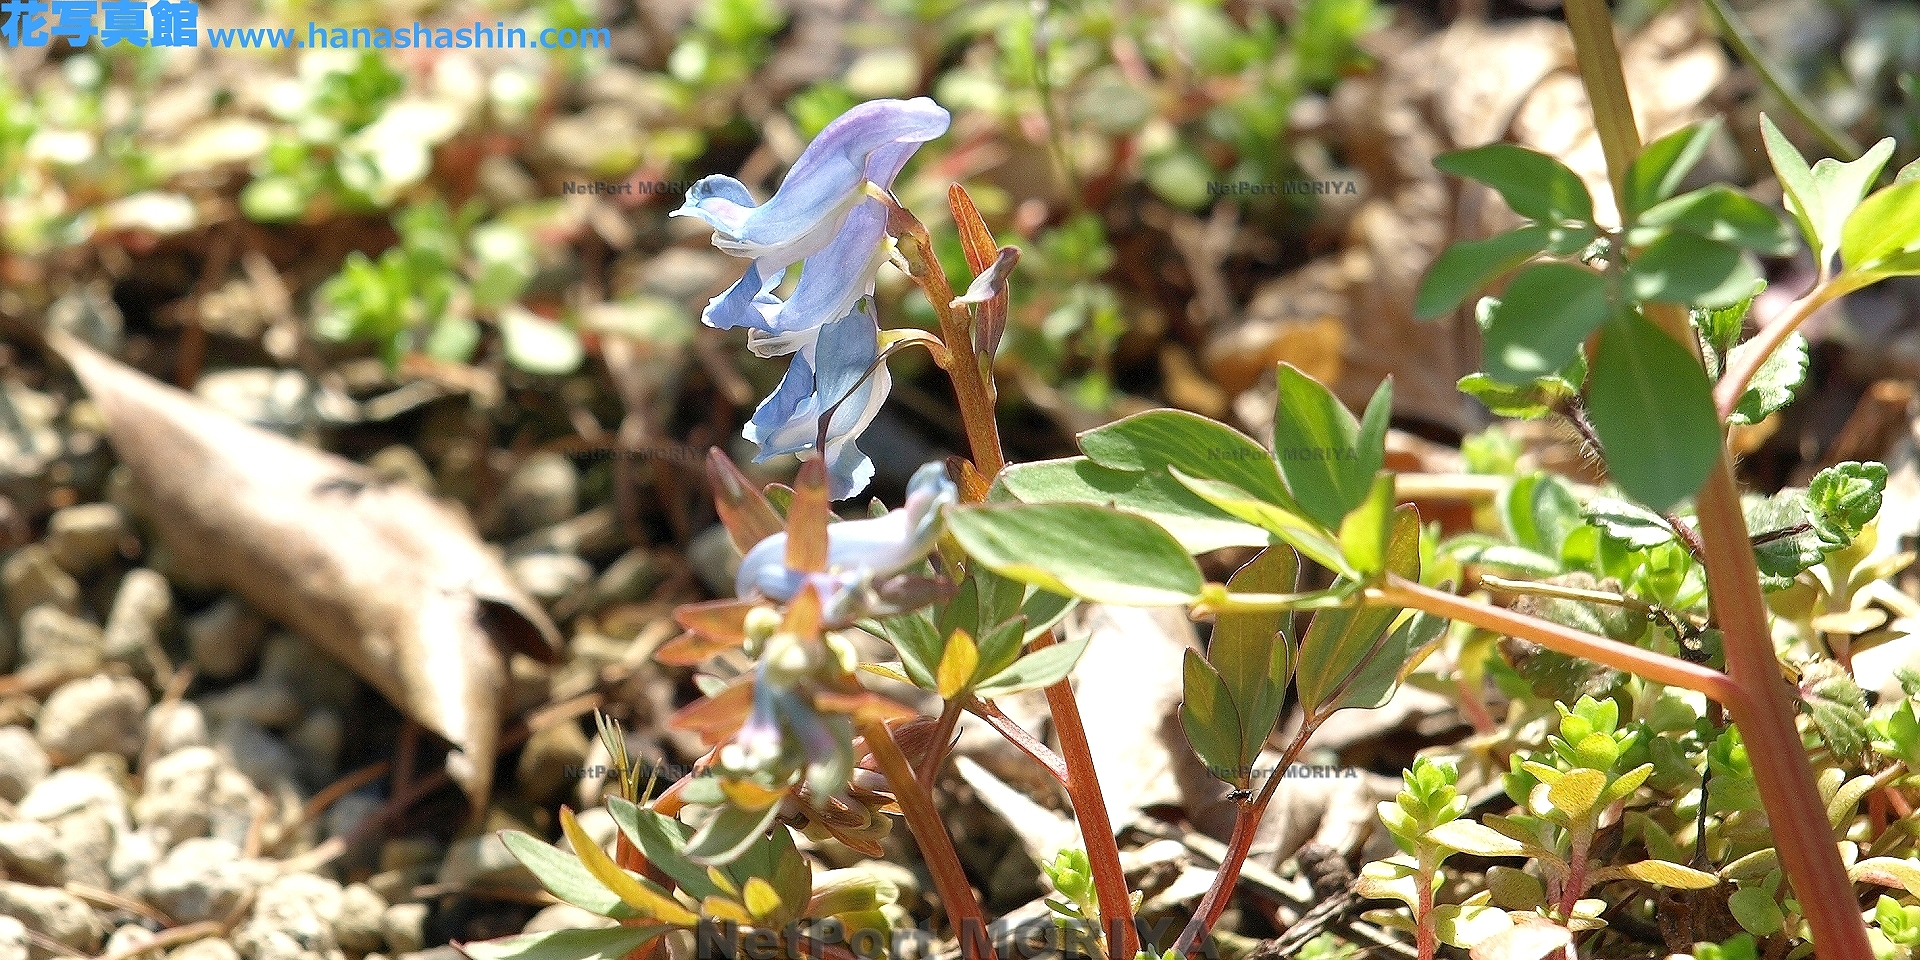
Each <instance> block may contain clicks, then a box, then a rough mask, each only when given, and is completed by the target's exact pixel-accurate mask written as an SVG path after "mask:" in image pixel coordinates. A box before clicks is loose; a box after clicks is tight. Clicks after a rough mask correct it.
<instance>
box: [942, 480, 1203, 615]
mask: <svg viewBox="0 0 1920 960" xmlns="http://www.w3.org/2000/svg"><path fill="white" fill-rule="evenodd" d="M947 529H948V530H949V531H951V532H952V533H953V535H954V537H955V539H957V540H959V541H960V546H961V548H962V549H964V550H966V551H967V555H968V556H971V557H973V558H974V559H975V560H978V561H979V562H981V563H983V564H985V565H986V566H987V568H988V569H990V570H992V571H993V572H995V573H998V574H1000V575H1001V576H1003V577H1011V578H1013V579H1015V580H1019V581H1022V582H1024V583H1030V584H1032V585H1034V586H1036V587H1040V588H1041V589H1044V590H1052V591H1053V592H1055V593H1061V594H1066V595H1068V596H1073V597H1078V598H1080V599H1083V600H1093V601H1095V602H1099V603H1118V604H1125V605H1129V606H1141V607H1153V606H1175V605H1178V604H1185V603H1191V602H1193V601H1194V600H1196V599H1198V598H1199V596H1200V588H1201V586H1202V585H1203V584H1204V583H1205V580H1204V578H1202V577H1201V575H1200V568H1199V567H1197V566H1195V565H1194V563H1193V558H1192V557H1190V556H1188V555H1187V551H1186V549H1185V548H1184V547H1182V546H1181V545H1180V542H1179V541H1177V540H1175V539H1174V538H1173V536H1172V535H1171V534H1169V533H1167V531H1165V530H1163V529H1161V528H1160V527H1159V526H1157V525H1155V524H1154V523H1152V522H1151V521H1148V520H1145V519H1142V518H1140V517H1137V516H1134V515H1132V514H1128V513H1122V512H1120V511H1118V510H1111V509H1107V508H1105V507H1095V506H1090V505H1086V504H1077V503H1031V504H1026V503H1023V504H979V505H973V506H964V507H951V508H948V510H947Z"/></svg>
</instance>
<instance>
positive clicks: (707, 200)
mask: <svg viewBox="0 0 1920 960" xmlns="http://www.w3.org/2000/svg"><path fill="white" fill-rule="evenodd" d="M754 207H755V204H754V202H753V194H751V193H748V192H747V185H746V184H744V183H741V182H740V181H738V180H735V179H734V178H732V177H727V176H721V175H720V174H717V173H716V174H714V175H712V176H707V177H701V178H700V182H698V183H696V184H694V185H693V187H692V188H691V189H689V190H688V191H687V202H686V204H685V205H683V206H682V207H681V208H680V209H678V210H675V211H673V213H672V214H670V216H676V217H679V216H687V217H699V218H700V219H702V220H705V221H706V222H707V225H708V226H710V227H712V228H714V229H715V230H722V231H725V232H727V233H738V232H739V231H740V230H741V229H742V228H744V227H745V225H746V221H747V217H749V216H751V215H752V214H753V208H754Z"/></svg>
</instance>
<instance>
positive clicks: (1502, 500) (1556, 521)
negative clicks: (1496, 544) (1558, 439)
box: [1496, 472, 1581, 557]
mask: <svg viewBox="0 0 1920 960" xmlns="http://www.w3.org/2000/svg"><path fill="white" fill-rule="evenodd" d="M1496 502H1497V503H1498V505H1499V507H1500V512H1501V517H1502V519H1504V520H1505V521H1506V526H1507V532H1509V533H1511V534H1512V535H1513V542H1515V543H1517V544H1519V545H1520V546H1522V547H1525V548H1527V549H1528V550H1532V551H1534V552H1535V553H1538V554H1540V555H1542V556H1547V557H1558V556H1560V553H1561V549H1562V547H1564V546H1565V544H1566V542H1567V535H1568V534H1570V533H1572V532H1573V531H1574V529H1575V528H1577V527H1579V526H1580V524H1581V515H1580V501H1579V499H1578V498H1576V497H1575V496H1574V495H1573V488H1571V487H1569V486H1567V483H1566V481H1564V480H1561V479H1560V478H1559V477H1556V476H1554V475H1552V474H1550V473H1544V472H1535V473H1530V474H1527V475H1526V476H1523V477H1520V478H1518V479H1516V480H1514V481H1513V483H1512V484H1511V485H1510V486H1508V487H1507V488H1506V489H1505V490H1502V491H1501V492H1500V496H1499V497H1497V498H1496Z"/></svg>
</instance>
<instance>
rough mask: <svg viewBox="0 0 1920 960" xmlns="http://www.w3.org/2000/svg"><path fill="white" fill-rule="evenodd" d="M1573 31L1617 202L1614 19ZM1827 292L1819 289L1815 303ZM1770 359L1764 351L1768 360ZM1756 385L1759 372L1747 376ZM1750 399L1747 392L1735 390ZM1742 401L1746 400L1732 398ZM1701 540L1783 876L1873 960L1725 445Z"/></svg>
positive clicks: (1621, 185)
mask: <svg viewBox="0 0 1920 960" xmlns="http://www.w3.org/2000/svg"><path fill="white" fill-rule="evenodd" d="M1566 14H1567V27H1568V29H1569V31H1570V32H1571V33H1572V34H1573V43H1574V51H1575V57H1576V59H1577V60H1578V62H1579V67H1580V77H1581V80H1582V82H1583V83H1584V85H1585V86H1586V88H1587V96H1588V99H1589V100H1590V101H1591V102H1592V104H1593V115H1594V126H1595V128H1596V129H1597V130H1598V131H1599V134H1600V142H1601V146H1602V151H1603V152H1604V153H1605V155H1606V158H1607V170H1608V173H1609V176H1610V179H1611V181H1612V183H1613V187H1614V195H1615V196H1616V197H1623V196H1625V195H1626V192H1625V182H1626V175H1627V169H1628V166H1629V164H1631V163H1632V162H1633V159H1634V157H1635V156H1636V155H1637V154H1638V153H1639V151H1640V146H1641V144H1640V134H1639V131H1638V130H1637V129H1636V128H1635V126H1634V119H1633V106H1632V102H1631V100H1630V99H1629V97H1628V93H1627V83H1626V76H1625V74H1624V73H1623V72H1622V70H1621V67H1620V53H1619V49H1618V47H1617V46H1616V45H1615V43H1614V35H1613V17H1612V14H1611V13H1610V12H1609V11H1608V9H1607V5H1606V2H1605V0H1568V2H1567V5H1566ZM1824 288H1825V285H1822V287H1820V288H1817V289H1816V294H1818V293H1819V291H1820V290H1822V289H1824ZM1818 299H1819V298H1818V296H1814V297H1810V298H1808V299H1807V300H1803V301H1802V304H1804V305H1803V306H1801V309H1800V310H1799V311H1798V317H1797V318H1796V317H1795V316H1789V317H1787V318H1785V320H1784V321H1783V322H1781V323H1777V324H1775V325H1774V327H1775V328H1780V332H1778V333H1776V334H1772V336H1773V337H1775V338H1776V342H1775V344H1774V345H1777V342H1778V340H1783V339H1784V338H1785V336H1786V332H1788V331H1790V330H1791V328H1792V326H1794V325H1797V323H1798V322H1799V320H1800V319H1804V317H1805V316H1806V315H1809V314H1811V313H1812V310H1813V309H1814V308H1815V307H1816V306H1817V301H1818ZM1647 313H1648V319H1650V320H1652V321H1653V322H1654V323H1655V324H1657V325H1658V326H1660V327H1661V329H1663V330H1664V331H1666V333H1667V334H1668V335H1669V336H1672V337H1673V338H1674V339H1675V340H1677V341H1679V342H1680V343H1682V344H1684V345H1686V346H1687V347H1688V348H1689V349H1690V350H1691V351H1692V352H1694V353H1695V354H1696V355H1698V352H1699V343H1698V342H1697V340H1696V339H1695V337H1694V335H1693V332H1692V329H1691V324H1690V323H1689V321H1688V319H1687V317H1686V313H1685V311H1684V310H1682V309H1681V308H1679V307H1657V306H1656V307H1649V308H1648V310H1647ZM1768 352H1770V351H1756V356H1757V357H1759V358H1764V357H1765V356H1766V355H1767V353H1768ZM1746 376H1747V377H1751V373H1748V374H1746ZM1739 388H1740V389H1741V390H1744V384H1741V385H1740V387H1739ZM1734 396H1735V397H1736V398H1737V397H1738V394H1737V393H1736V394H1734ZM1697 512H1698V514H1699V517H1700V533H1701V537H1702V540H1703V546H1704V548H1705V552H1706V560H1707V563H1706V567H1707V586H1708V590H1709V593H1710V594H1711V596H1712V607H1713V613H1714V617H1715V619H1716V620H1717V621H1718V622H1719V625H1720V628H1721V630H1722V631H1723V633H1724V634H1725V638H1726V639H1725V650H1726V658H1727V674H1726V676H1727V677H1728V678H1729V679H1730V680H1731V681H1732V683H1733V686H1734V687H1735V688H1737V690H1738V691H1739V693H1738V695H1737V696H1735V697H1734V698H1733V699H1731V700H1724V701H1723V702H1725V703H1726V704H1727V707H1728V709H1729V710H1730V711H1731V712H1732V714H1733V720H1734V723H1735V724H1737V725H1738V726H1739V727H1740V730H1741V735H1742V736H1743V737H1744V738H1745V739H1746V742H1747V744H1748V747H1749V756H1750V757H1751V758H1752V760H1753V772H1754V779H1755V781H1756V782H1757V783H1758V785H1759V787H1760V796H1761V798H1762V801H1763V803H1764V805H1765V807H1766V811H1767V816H1768V819H1769V820H1770V821H1771V822H1772V824H1773V827H1774V836H1775V840H1776V845H1777V848H1778V850H1779V853H1780V861H1781V864H1782V866H1784V867H1785V868H1786V872H1787V876H1788V878H1789V879H1790V880H1791V881H1792V882H1793V885H1794V891H1795V895H1796V897H1797V899H1798V900H1799V902H1800V904H1801V907H1802V909H1803V910H1804V911H1805V914H1806V919H1807V923H1808V926H1809V928H1810V932H1811V934H1812V938H1813V940H1814V942H1815V943H1817V944H1818V945H1819V949H1820V955H1821V956H1822V957H1838V958H1845V960H1867V958H1869V957H1872V956H1873V951H1872V948H1871V946H1870V945H1869V943H1868V941H1867V931H1866V925H1865V923H1864V922H1862V920H1861V917H1860V911H1859V910H1858V908H1857V904H1856V902H1855V900H1854V894H1853V884H1852V883H1851V882H1850V881H1849V880H1848V879H1847V873H1846V867H1845V865H1844V864H1842V862H1841V860H1840V853H1839V850H1838V849H1837V848H1836V847H1835V845H1834V841H1833V835H1832V830H1831V829H1830V828H1829V826H1828V824H1827V818H1826V812H1825V808H1824V806H1823V805H1822V804H1821V802H1820V794H1819V791H1818V788H1817V785H1816V784H1815V782H1814V776H1813V767H1812V765H1811V764H1810V763H1809V762H1808V759H1807V753H1806V751H1805V749H1803V748H1802V745H1801V742H1800V734H1799V730H1798V728H1797V727H1796V726H1795V724H1794V706H1793V702H1792V700H1791V693H1790V691H1789V689H1788V688H1787V686H1786V685H1785V684H1784V683H1782V682H1781V676H1780V662H1779V657H1778V655H1777V654H1776V653H1775V651H1774V648H1773V637H1772V632H1771V630H1770V629H1769V628H1768V624H1767V610H1766V603H1765V599H1764V597H1763V596H1762V594H1761V590H1760V579H1759V569H1758V567H1757V565H1756V564H1755V561H1754V557H1753V549H1752V546H1751V541H1750V539H1749V536H1748V531H1747V523H1746V517H1745V515H1744V514H1743V513H1742V512H1741V510H1740V494H1739V490H1738V488H1737V487H1736V486H1735V483H1734V479H1733V470H1732V467H1731V465H1730V464H1729V462H1728V458H1727V452H1726V447H1725V445H1724V443H1723V444H1722V445H1721V446H1720V449H1719V450H1718V451H1717V452H1716V456H1715V459H1714V463H1713V466H1712V469H1711V471H1710V472H1709V474H1708V476H1707V481H1706V484H1705V485H1704V486H1703V487H1702V488H1701V490H1700V493H1699V495H1698V497H1697Z"/></svg>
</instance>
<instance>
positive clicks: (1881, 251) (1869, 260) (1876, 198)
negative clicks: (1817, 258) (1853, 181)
mask: <svg viewBox="0 0 1920 960" xmlns="http://www.w3.org/2000/svg"><path fill="white" fill-rule="evenodd" d="M1916 247H1920V181H1914V182H1911V183H1903V184H1899V185H1897V186H1892V187H1888V188H1887V189H1885V190H1882V191H1880V192H1879V193H1876V194H1874V195H1873V196H1871V197H1868V198H1867V199H1866V200H1865V201H1864V202H1862V203H1861V204H1860V206H1859V207H1858V208H1857V209H1855V210H1854V211H1853V215H1852V216H1850V217H1848V218H1847V223H1846V227H1845V229H1844V231H1843V232H1842V234H1841V240H1840V260H1841V262H1842V263H1844V264H1845V265H1846V267H1847V269H1848V270H1860V269H1871V268H1872V267H1873V266H1874V264H1875V263H1877V262H1879V261H1881V260H1884V259H1886V258H1888V257H1891V256H1893V255H1895V254H1900V253H1906V252H1909V251H1911V250H1913V249H1915V248H1916Z"/></svg>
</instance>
